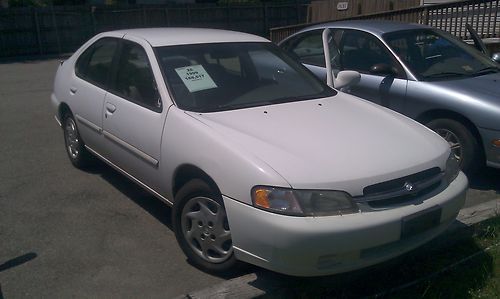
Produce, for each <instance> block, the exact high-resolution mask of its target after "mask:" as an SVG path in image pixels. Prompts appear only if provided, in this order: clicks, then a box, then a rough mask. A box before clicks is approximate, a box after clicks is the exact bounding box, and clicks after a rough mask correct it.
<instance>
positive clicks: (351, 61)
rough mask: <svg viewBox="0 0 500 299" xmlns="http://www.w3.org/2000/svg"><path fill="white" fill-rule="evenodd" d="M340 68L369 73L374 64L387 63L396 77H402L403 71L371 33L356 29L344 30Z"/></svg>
mask: <svg viewBox="0 0 500 299" xmlns="http://www.w3.org/2000/svg"><path fill="white" fill-rule="evenodd" d="M340 64H341V70H354V71H358V72H360V73H364V74H370V73H371V72H372V68H373V67H374V66H376V65H380V64H384V65H388V66H389V67H390V68H391V69H393V70H394V71H395V73H396V76H397V77H400V78H404V77H405V75H404V71H403V69H402V68H401V66H400V65H399V63H397V61H396V59H395V58H394V56H393V55H392V54H391V53H390V52H389V51H388V50H387V48H386V47H385V46H384V45H383V44H382V43H381V42H380V41H379V40H378V39H377V38H376V37H375V36H373V35H371V34H369V33H366V32H362V31H357V30H346V31H345V34H344V38H343V39H342V41H341V44H340Z"/></svg>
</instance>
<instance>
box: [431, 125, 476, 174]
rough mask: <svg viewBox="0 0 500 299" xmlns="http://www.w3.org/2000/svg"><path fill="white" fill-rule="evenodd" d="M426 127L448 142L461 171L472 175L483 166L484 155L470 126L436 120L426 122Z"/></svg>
mask: <svg viewBox="0 0 500 299" xmlns="http://www.w3.org/2000/svg"><path fill="white" fill-rule="evenodd" d="M427 126H428V127H429V128H431V129H432V130H434V131H435V132H436V133H437V134H439V136H441V137H442V138H443V139H444V140H445V141H446V142H448V144H449V145H450V149H451V152H452V153H453V154H454V155H455V158H457V160H458V161H459V162H460V167H461V168H462V170H464V171H466V172H468V173H472V172H474V171H477V170H478V169H479V168H480V167H481V166H482V165H483V164H484V155H483V153H482V150H481V147H480V144H479V142H478V139H477V138H476V137H475V136H474V134H473V133H472V132H473V127H472V125H469V126H467V125H465V124H464V123H461V122H459V121H457V120H454V119H447V118H438V119H434V120H432V121H430V122H428V123H427Z"/></svg>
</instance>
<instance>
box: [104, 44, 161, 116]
mask: <svg viewBox="0 0 500 299" xmlns="http://www.w3.org/2000/svg"><path fill="white" fill-rule="evenodd" d="M112 91H113V92H114V93H116V94H117V95H119V96H121V97H123V98H125V99H127V100H130V101H132V102H135V103H137V104H140V105H142V106H145V107H147V108H150V109H153V110H157V109H160V108H161V105H160V104H161V101H160V97H159V95H158V91H157V88H156V82H155V79H154V76H153V71H152V70H151V66H150V64H149V59H148V56H147V54H146V51H144V49H143V48H142V47H141V46H140V45H139V44H136V43H133V42H130V41H126V40H124V41H123V46H122V50H121V54H120V59H119V60H118V66H117V71H116V78H115V82H114V84H113V88H112Z"/></svg>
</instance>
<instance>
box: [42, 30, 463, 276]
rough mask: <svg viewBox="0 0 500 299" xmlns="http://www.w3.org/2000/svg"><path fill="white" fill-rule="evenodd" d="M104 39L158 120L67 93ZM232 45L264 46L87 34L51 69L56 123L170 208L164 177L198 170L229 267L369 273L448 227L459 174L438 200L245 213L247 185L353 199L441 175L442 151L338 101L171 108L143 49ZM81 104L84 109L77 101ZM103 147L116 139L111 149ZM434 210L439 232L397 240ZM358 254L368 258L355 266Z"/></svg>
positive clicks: (403, 126) (182, 35)
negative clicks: (330, 211) (136, 65)
mask: <svg viewBox="0 0 500 299" xmlns="http://www.w3.org/2000/svg"><path fill="white" fill-rule="evenodd" d="M104 36H115V37H120V38H123V39H129V40H134V41H136V42H138V43H139V44H140V45H141V46H143V47H144V49H145V50H146V52H147V55H148V56H149V61H150V64H151V67H152V69H153V74H154V77H155V80H156V82H157V88H158V92H159V94H160V96H161V101H162V107H163V109H162V111H161V112H158V113H152V112H151V111H146V110H147V109H145V108H143V107H139V106H137V105H135V104H133V103H132V102H126V101H124V100H123V99H120V98H119V97H117V96H115V95H112V94H110V93H107V92H105V91H102V90H100V89H99V88H97V87H90V88H88V89H87V88H85V87H83V86H80V85H79V86H78V91H77V92H76V94H77V95H78V97H75V96H74V94H75V93H73V94H72V93H71V92H70V88H72V87H73V85H74V84H75V82H78V80H79V79H78V77H76V75H75V72H74V64H75V61H76V59H77V58H78V56H79V55H80V54H81V53H82V52H83V51H84V50H85V49H86V48H87V47H88V46H90V45H91V44H92V43H93V42H95V41H96V40H97V39H99V38H101V37H104ZM234 41H240V42H243V41H245V42H269V41H267V40H265V39H262V38H260V37H256V36H253V35H248V34H242V33H236V32H228V31H221V30H208V29H178V28H175V29H137V30H123V31H116V32H111V33H102V34H99V35H98V36H96V37H94V38H93V39H91V40H90V41H89V42H87V43H86V44H85V45H83V46H82V48H81V49H79V50H78V51H77V52H76V53H75V54H74V55H73V56H72V57H70V58H69V59H68V60H67V61H66V62H64V63H63V64H62V65H61V67H60V68H59V70H58V72H57V75H56V79H55V85H54V93H53V94H52V97H51V102H52V105H53V107H54V111H55V113H56V119H58V120H59V118H60V114H59V113H60V111H59V109H60V107H61V104H62V103H64V104H65V105H68V106H69V108H70V109H71V111H72V112H73V114H75V115H77V116H78V115H81V116H82V117H84V118H85V119H86V120H92V121H94V122H95V123H94V124H93V125H94V126H96V127H97V128H94V129H92V128H90V127H89V126H88V125H85V124H84V123H83V122H82V121H81V120H80V121H78V118H77V124H78V129H79V130H80V133H81V135H82V138H83V139H84V140H85V142H86V143H87V146H88V149H89V150H90V151H91V152H92V153H94V154H95V155H97V156H98V157H99V158H101V159H103V160H104V161H105V162H107V163H108V164H110V165H111V166H113V167H115V168H116V169H118V170H120V171H121V172H122V173H124V174H125V175H127V176H128V177H130V178H131V179H133V180H134V181H135V182H137V183H139V184H140V185H141V186H143V187H145V188H146V189H147V190H149V191H151V192H152V193H153V194H154V195H156V196H157V197H159V198H161V199H163V200H165V201H166V202H167V203H169V204H172V203H173V202H174V190H173V188H174V186H173V182H174V181H175V176H176V171H177V170H178V169H179V168H180V167H182V166H183V165H194V166H196V167H198V168H199V169H201V170H203V171H204V172H205V173H206V174H207V175H208V176H210V177H211V179H213V181H214V182H215V183H216V184H217V187H218V189H219V190H220V192H221V194H222V197H223V200H224V204H225V207H226V210H227V216H228V219H229V225H230V227H231V232H232V238H233V247H234V249H235V255H236V258H238V259H240V260H243V261H247V262H250V263H254V264H256V265H259V266H261V267H264V268H268V269H271V270H274V271H277V272H282V273H286V274H292V275H303V276H314V275H326V274H332V273H338V272H343V271H348V270H352V269H356V268H360V267H364V266H367V265H371V264H373V263H376V262H380V261H382V260H386V259H388V258H391V257H393V256H396V255H399V254H402V253H403V252H406V251H408V250H410V249H413V248H415V247H416V246H418V245H420V244H423V243H424V242H426V241H428V240H429V239H431V238H432V237H434V236H436V235H437V234H439V233H440V232H442V231H443V230H444V229H445V228H446V227H447V226H448V225H449V223H450V222H451V221H453V220H454V219H455V217H456V215H457V214H458V211H459V210H460V208H461V207H462V205H463V203H464V201H465V191H466V189H467V179H466V177H465V176H464V175H463V174H462V173H460V174H459V175H458V177H457V178H456V179H455V180H454V181H453V182H452V183H451V184H449V185H447V184H446V185H443V184H444V183H443V182H442V183H441V185H440V186H442V188H441V189H439V190H440V191H439V193H437V194H431V195H429V196H427V197H426V198H425V199H422V202H420V203H412V204H408V205H399V206H395V207H391V208H387V209H381V210H377V209H365V210H363V211H360V212H359V213H355V214H350V215H343V216H325V217H295V216H286V215H278V214H275V213H271V212H268V211H263V210H261V209H258V208H255V207H253V205H252V198H251V189H252V188H253V187H254V186H257V185H264V186H275V187H285V188H295V189H323V190H324V189H326V190H342V191H345V192H347V193H349V194H350V195H351V196H361V195H363V189H364V188H365V187H366V186H370V185H373V184H376V183H380V182H385V181H389V180H392V179H397V178H401V177H404V176H408V175H411V174H414V173H417V172H420V171H423V170H426V169H429V168H432V167H438V168H439V169H440V170H441V171H445V168H446V162H447V158H448V156H449V154H450V149H449V146H448V144H447V143H446V142H444V141H443V140H442V138H440V137H439V136H438V135H436V134H435V133H433V132H432V131H430V130H429V129H427V128H425V127H424V126H422V125H420V124H418V123H416V122H414V121H412V120H411V119H409V118H406V117H404V116H402V115H400V114H398V113H396V112H393V111H390V110H388V109H385V108H382V107H380V106H377V105H374V104H371V103H369V102H366V101H363V100H360V99H358V98H355V97H353V96H350V95H348V94H345V93H342V92H339V93H338V94H337V95H336V96H333V97H329V98H322V99H315V100H307V101H299V102H292V103H286V104H276V105H267V106H260V107H255V108H246V109H238V110H231V111H221V112H211V113H198V112H190V111H184V110H182V109H180V108H178V107H177V106H176V105H175V103H174V101H173V100H172V98H171V96H170V93H169V92H168V89H167V86H166V85H165V82H164V80H163V77H162V75H161V70H160V66H159V65H158V62H157V60H156V58H155V56H154V55H155V54H154V51H153V48H152V47H155V46H165V45H176V44H192V43H213V42H217V43H221V42H234ZM82 84H83V83H82ZM90 97H91V98H92V99H93V100H91V101H86V99H87V98H90ZM106 103H111V104H116V106H117V110H116V112H114V111H113V112H112V113H111V114H109V112H110V111H107V110H106ZM89 111H90V112H89ZM91 111H97V112H94V113H93V112H91ZM96 113H97V114H96ZM105 113H107V114H108V115H109V118H112V117H113V116H114V115H112V114H116V113H123V114H122V115H121V116H120V119H121V120H117V121H116V122H111V121H110V120H109V119H108V120H106V117H103V115H105ZM100 118H101V121H100V120H99V119H100ZM113 138H118V141H116V140H115V142H114V143H113V142H111V141H113V140H112V139H113ZM154 161H157V163H154ZM152 162H153V163H152ZM438 206H439V207H441V208H442V214H441V218H440V224H439V225H437V226H436V227H434V228H432V229H430V230H428V231H426V232H424V233H421V234H418V235H416V236H414V237H412V238H409V239H405V240H400V233H401V221H402V219H403V218H404V217H407V216H411V215H414V214H416V213H420V212H422V211H426V210H427V209H429V208H434V207H438ZM384 244H386V245H388V244H393V245H394V246H392V247H391V246H386V247H383V245H384ZM370 248H379V249H378V251H370V252H372V254H373V252H376V253H375V254H374V255H371V256H370V257H369V258H366V256H365V257H363V252H365V255H366V252H368V251H369V249H370ZM384 248H385V249H384ZM395 248H396V249H395ZM367 250H368V251H367Z"/></svg>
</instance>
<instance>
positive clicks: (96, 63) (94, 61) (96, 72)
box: [75, 38, 118, 87]
mask: <svg viewBox="0 0 500 299" xmlns="http://www.w3.org/2000/svg"><path fill="white" fill-rule="evenodd" d="M117 47H118V41H117V40H116V39H114V38H103V39H100V40H98V41H97V42H95V43H94V44H93V45H92V46H90V47H89V48H88V49H87V50H85V52H83V54H82V55H81V56H80V57H79V58H78V60H77V62H76V66H75V72H76V75H77V76H79V77H80V78H82V79H84V80H87V81H90V82H92V83H95V84H96V85H99V86H101V87H104V86H105V85H106V83H107V81H108V76H109V71H110V69H111V65H112V62H113V57H114V55H115V52H116V49H117Z"/></svg>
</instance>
